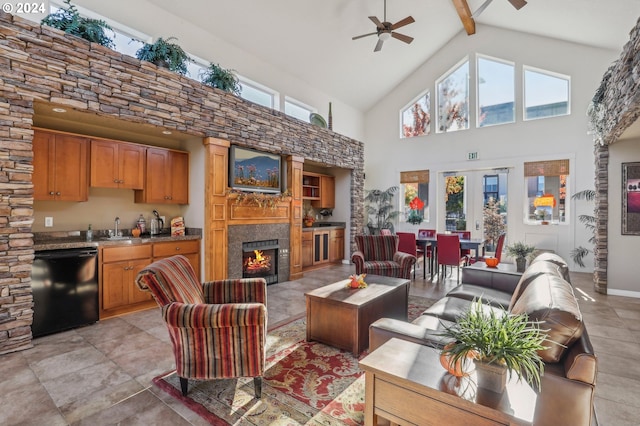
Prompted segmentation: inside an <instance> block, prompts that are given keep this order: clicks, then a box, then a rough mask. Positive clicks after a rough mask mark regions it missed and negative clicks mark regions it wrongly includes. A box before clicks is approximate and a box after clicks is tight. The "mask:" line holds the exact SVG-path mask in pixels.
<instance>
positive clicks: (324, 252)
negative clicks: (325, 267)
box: [313, 231, 329, 265]
mask: <svg viewBox="0 0 640 426" xmlns="http://www.w3.org/2000/svg"><path fill="white" fill-rule="evenodd" d="M328 261H329V231H322V232H314V233H313V264H314V265H317V264H318V263H325V262H328Z"/></svg>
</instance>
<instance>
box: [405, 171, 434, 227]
mask: <svg viewBox="0 0 640 426" xmlns="http://www.w3.org/2000/svg"><path fill="white" fill-rule="evenodd" d="M400 183H401V185H402V193H403V194H404V196H403V198H402V200H403V201H404V205H403V206H402V214H403V216H404V219H405V221H407V222H408V223H411V224H412V225H419V224H421V223H422V222H423V221H427V222H428V221H429V170H417V171H413V172H400Z"/></svg>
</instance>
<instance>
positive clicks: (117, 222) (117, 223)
mask: <svg viewBox="0 0 640 426" xmlns="http://www.w3.org/2000/svg"><path fill="white" fill-rule="evenodd" d="M115 223H116V227H115V236H116V237H119V236H120V235H118V225H120V218H119V217H118V216H116V220H115Z"/></svg>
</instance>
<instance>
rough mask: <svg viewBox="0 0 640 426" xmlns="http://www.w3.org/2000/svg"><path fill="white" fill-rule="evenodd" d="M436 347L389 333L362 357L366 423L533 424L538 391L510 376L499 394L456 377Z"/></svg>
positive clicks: (424, 425) (472, 379)
mask: <svg viewBox="0 0 640 426" xmlns="http://www.w3.org/2000/svg"><path fill="white" fill-rule="evenodd" d="M439 358H440V352H439V351H438V350H436V349H434V348H431V347H428V346H423V345H419V344H417V343H413V342H409V341H405V340H400V339H396V338H393V339H391V340H389V341H388V342H386V343H385V344H384V345H382V346H380V347H379V348H378V349H376V350H375V351H373V352H372V353H371V354H369V355H367V356H366V357H365V358H363V359H362V360H361V361H360V368H362V369H363V370H364V371H365V425H366V426H375V425H377V424H378V417H382V418H384V419H387V420H389V421H390V422H391V424H402V425H406V424H409V425H421V426H429V425H434V426H435V425H445V424H446V425H454V426H455V425H459V426H463V425H474V426H483V425H532V424H533V416H534V412H535V406H536V400H537V395H536V393H535V391H534V390H533V389H532V388H531V386H529V385H528V384H527V383H526V382H519V381H518V380H517V376H515V375H514V376H513V377H512V378H511V379H510V380H509V381H508V383H507V388H506V390H505V391H504V393H502V394H497V393H495V392H491V391H488V390H485V389H482V388H478V387H477V386H476V384H475V380H476V377H475V372H472V373H471V374H470V375H469V376H468V377H463V378H460V379H458V378H456V377H454V376H452V375H450V374H449V373H447V372H446V371H445V370H444V369H443V368H442V366H441V365H440V361H439Z"/></svg>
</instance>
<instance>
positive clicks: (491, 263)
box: [484, 257, 499, 268]
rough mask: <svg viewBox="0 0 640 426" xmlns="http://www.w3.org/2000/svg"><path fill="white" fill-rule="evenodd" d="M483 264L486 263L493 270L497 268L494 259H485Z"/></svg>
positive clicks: (495, 259) (496, 262) (496, 260)
mask: <svg viewBox="0 0 640 426" xmlns="http://www.w3.org/2000/svg"><path fill="white" fill-rule="evenodd" d="M484 263H486V264H487V266H488V267H489V268H495V267H496V266H498V263H499V262H498V259H497V258H495V257H487V258H486V259H484Z"/></svg>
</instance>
